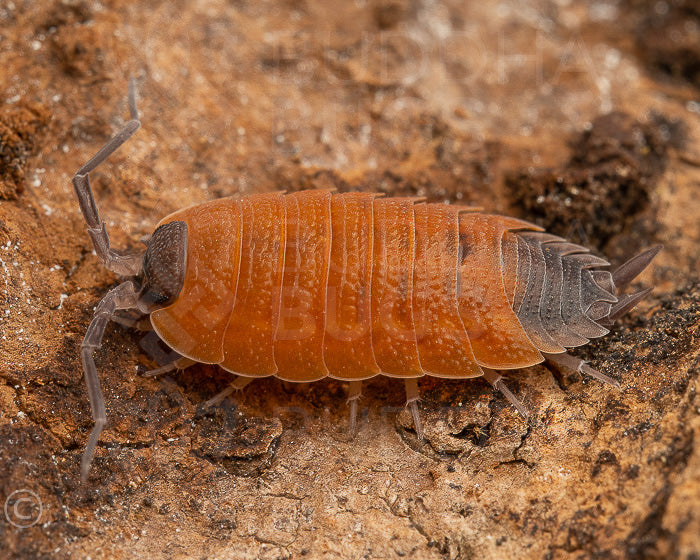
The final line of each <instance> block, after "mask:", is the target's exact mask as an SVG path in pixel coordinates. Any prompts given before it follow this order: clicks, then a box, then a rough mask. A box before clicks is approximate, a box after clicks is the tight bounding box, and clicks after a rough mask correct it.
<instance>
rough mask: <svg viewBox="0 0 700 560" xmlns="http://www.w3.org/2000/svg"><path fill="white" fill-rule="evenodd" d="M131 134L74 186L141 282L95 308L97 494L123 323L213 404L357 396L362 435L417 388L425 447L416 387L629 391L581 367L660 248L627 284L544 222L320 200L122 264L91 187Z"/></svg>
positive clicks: (257, 203) (157, 246) (267, 206)
mask: <svg viewBox="0 0 700 560" xmlns="http://www.w3.org/2000/svg"><path fill="white" fill-rule="evenodd" d="M129 109H130V113H131V120H130V121H129V122H128V123H127V124H126V125H125V126H124V128H123V129H122V130H121V131H120V132H119V133H118V134H117V135H116V136H115V137H114V138H112V139H111V140H109V141H108V142H107V144H106V145H105V146H104V147H103V148H102V149H100V150H99V151H98V152H97V154H96V155H95V156H94V157H92V158H91V159H90V160H89V161H88V162H87V163H86V164H85V165H84V166H83V167H81V168H80V169H79V170H78V172H77V173H76V175H75V177H74V179H73V185H74V187H75V191H76V193H77V196H78V200H79V202H80V209H81V211H82V214H83V216H84V218H85V221H86V222H87V227H88V233H89V234H90V237H91V238H92V242H93V244H94V247H95V252H96V254H97V256H98V258H99V259H100V260H101V261H102V262H103V263H104V265H105V266H106V267H107V268H108V269H109V270H112V271H113V272H115V273H117V274H119V275H122V276H127V277H131V279H129V280H126V281H125V282H123V283H121V284H119V285H118V286H117V287H116V288H114V289H112V290H111V291H110V292H108V293H107V294H106V295H105V296H104V298H103V299H102V300H101V301H100V302H99V303H98V305H97V307H96V308H95V314H94V317H93V319H92V321H91V323H90V325H89V327H88V329H87V332H86V334H85V338H84V340H83V343H82V346H81V357H82V363H83V369H84V374H85V382H86V385H87V390H88V396H89V399H90V406H91V409H92V415H93V419H94V422H95V424H94V427H93V429H92V431H91V433H90V436H89V439H88V442H87V445H86V448H85V451H84V453H83V456H82V460H81V479H82V480H83V481H85V480H86V479H87V476H88V473H89V469H90V464H91V461H92V458H93V455H94V451H95V446H96V444H97V441H98V438H99V436H100V433H101V431H102V429H103V428H104V426H105V423H106V421H107V416H106V411H105V402H104V398H103V396H102V392H101V389H100V383H99V379H98V375H97V368H96V366H95V361H94V358H93V351H94V350H95V349H97V348H98V347H100V344H101V341H102V337H103V334H104V331H105V328H106V326H107V323H108V322H109V321H110V319H113V318H116V315H117V312H118V311H119V310H124V309H129V310H135V311H137V312H139V313H141V314H143V315H149V316H150V322H151V325H152V327H153V329H154V330H155V332H156V333H157V334H158V336H159V337H160V338H161V339H162V340H163V341H164V342H165V343H166V344H167V345H168V346H169V347H170V348H172V349H173V350H174V351H176V352H177V353H178V354H180V356H181V357H180V358H178V359H177V360H175V361H174V362H172V363H170V364H167V365H165V366H162V367H159V368H158V369H156V370H153V371H152V372H149V373H150V374H152V375H154V374H158V373H163V372H165V371H170V370H174V369H183V368H185V367H187V366H189V365H191V364H194V363H208V364H218V365H219V366H220V367H222V368H223V369H225V370H227V371H229V372H232V373H234V374H235V375H236V376H237V377H236V378H235V380H234V381H233V383H232V385H231V386H230V387H229V388H227V389H226V390H224V391H222V392H221V393H220V394H219V395H217V396H216V397H214V399H212V400H211V401H209V402H210V403H215V402H218V401H219V400H221V399H223V398H224V397H225V396H226V395H228V394H230V393H231V392H232V391H233V390H234V389H235V388H241V387H243V386H245V385H246V384H247V383H248V382H250V381H251V380H253V379H255V378H258V377H267V376H276V377H278V378H280V379H283V380H285V381H293V382H310V381H316V380H319V379H322V378H324V377H332V378H335V379H339V380H343V381H347V382H349V387H350V388H349V402H350V429H351V431H354V428H355V421H356V416H357V399H358V398H359V396H360V393H361V384H362V381H363V380H366V379H369V378H371V377H374V376H376V375H387V376H392V377H398V378H402V379H403V380H404V383H405V386H406V396H407V402H406V404H407V406H408V407H409V408H410V410H411V413H412V416H413V422H414V426H415V430H416V433H417V435H418V437H419V438H422V428H421V423H420V418H419V414H418V406H417V400H418V396H419V395H418V385H417V379H418V378H419V377H422V376H424V375H431V376H436V377H445V378H459V379H462V378H472V377H481V376H483V377H484V378H485V379H486V380H487V381H488V382H489V383H490V384H491V385H492V386H493V387H494V388H496V389H498V390H499V391H501V392H502V393H503V394H504V396H505V397H506V398H507V399H508V400H509V401H510V402H511V403H512V404H513V405H514V406H515V407H516V408H517V409H518V411H519V412H520V413H521V414H522V415H523V416H524V417H527V411H526V410H525V408H524V407H523V405H522V404H521V403H520V402H519V401H518V400H517V399H516V397H515V396H514V395H513V393H512V392H511V391H510V390H508V388H507V387H506V385H505V384H504V383H503V379H502V377H501V376H500V375H499V374H498V373H496V371H494V370H507V369H519V368H524V367H528V366H532V365H535V364H538V363H540V362H542V361H543V360H545V359H546V360H549V361H551V362H552V363H554V364H555V365H557V366H558V367H561V368H567V369H573V370H577V371H579V372H583V373H586V374H588V375H591V376H593V377H595V378H597V379H599V380H601V381H603V382H607V383H611V384H613V385H616V386H619V385H618V383H617V382H616V381H615V380H613V379H611V378H609V377H607V376H605V375H604V374H602V373H600V372H598V371H596V370H594V369H593V368H591V367H590V366H589V365H587V364H586V363H585V362H583V361H582V360H579V359H578V358H575V357H573V356H570V355H568V354H567V353H566V350H567V349H568V348H572V347H576V346H581V345H583V344H586V343H587V342H589V340H590V339H592V338H596V337H600V336H603V335H605V334H606V333H607V332H608V329H607V327H609V326H610V325H611V324H612V322H613V321H614V320H615V319H616V318H618V317H620V316H621V315H622V314H624V313H625V312H627V311H628V310H629V309H631V308H632V307H634V305H636V303H637V302H639V301H640V300H641V299H642V298H643V297H644V296H645V295H647V294H648V293H649V292H650V291H651V288H648V289H645V290H642V291H640V292H637V293H633V294H627V295H620V294H619V289H620V288H621V287H623V286H625V285H626V284H628V283H629V282H630V281H631V280H632V279H634V278H635V277H636V276H637V275H638V274H639V273H640V272H641V271H642V270H644V269H645V268H646V267H647V265H648V264H649V263H650V262H651V261H652V259H653V258H654V256H655V255H656V254H657V253H658V251H659V250H660V249H661V247H660V246H656V247H653V248H651V249H648V250H647V251H644V252H642V253H640V254H638V255H637V256H635V257H633V258H631V259H630V260H628V261H627V262H626V263H625V264H623V265H622V266H620V267H619V268H617V269H616V270H615V271H614V272H609V271H607V270H605V269H604V268H605V267H607V266H609V263H608V262H607V261H606V260H604V259H602V258H600V257H597V256H594V255H592V254H591V253H590V252H589V250H588V249H586V248H584V247H582V246H580V245H576V244H573V243H570V242H568V241H566V240H565V239H563V238H561V237H557V236H555V235H551V234H548V233H546V232H544V231H543V230H542V228H540V227H538V226H536V225H534V224H531V223H529V222H526V221H523V220H519V219H515V218H510V217H505V216H499V215H493V214H485V213H482V212H481V211H479V210H478V209H474V208H469V207H460V206H455V205H448V204H428V203H425V202H424V201H423V200H421V199H417V198H384V197H382V196H380V195H377V194H373V193H365V192H350V193H342V194H341V193H336V192H335V191H331V190H312V191H302V192H295V193H291V194H285V193H283V192H275V193H264V194H253V195H249V196H244V197H231V198H222V199H218V200H213V201H210V202H205V203H203V204H199V205H195V206H192V207H189V208H186V209H184V210H181V211H178V212H175V213H173V214H171V215H169V216H167V217H166V218H164V219H163V220H161V222H160V223H159V224H158V226H157V227H156V229H155V231H154V232H153V234H152V236H151V237H150V239H149V240H148V241H147V242H146V245H147V247H146V251H145V253H144V254H143V255H126V256H125V255H121V254H118V253H116V252H115V251H113V250H112V249H111V248H110V245H109V238H108V235H107V232H106V229H105V224H104V223H103V222H102V221H101V220H100V217H99V214H98V211H97V206H96V204H95V200H94V197H93V194H92V189H91V187H90V180H89V173H90V172H91V171H93V170H94V169H95V168H96V167H97V166H98V165H99V164H100V163H102V162H103V161H104V160H105V159H106V158H107V157H109V155H110V154H112V153H113V152H114V151H115V150H117V149H118V148H119V147H120V146H121V145H122V144H123V143H124V142H126V140H127V139H129V138H130V137H131V136H132V135H133V134H134V133H135V132H136V130H137V129H138V128H139V126H140V123H139V120H138V113H137V110H136V103H135V91H134V86H133V82H132V83H131V84H130V87H129Z"/></svg>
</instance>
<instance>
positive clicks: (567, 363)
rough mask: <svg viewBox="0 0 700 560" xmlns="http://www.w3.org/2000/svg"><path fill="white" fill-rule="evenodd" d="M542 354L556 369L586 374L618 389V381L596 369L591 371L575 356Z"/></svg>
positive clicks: (589, 367)
mask: <svg viewBox="0 0 700 560" xmlns="http://www.w3.org/2000/svg"><path fill="white" fill-rule="evenodd" d="M542 354H543V355H544V357H545V358H546V359H547V361H549V362H551V363H552V364H554V365H555V366H556V367H558V368H563V369H568V370H570V371H577V372H579V373H586V374H588V375H590V376H591V377H594V378H596V379H597V380H598V381H602V382H603V383H607V384H608V385H612V386H613V387H617V388H618V389H619V388H620V382H619V381H617V380H615V379H613V378H612V377H608V376H607V375H605V374H604V373H600V372H599V371H598V370H597V369H593V368H592V367H591V366H589V365H588V364H587V363H586V362H584V361H583V360H581V359H579V358H577V357H576V356H572V355H570V354H567V353H566V352H564V353H562V354H545V353H544V352H543V353H542Z"/></svg>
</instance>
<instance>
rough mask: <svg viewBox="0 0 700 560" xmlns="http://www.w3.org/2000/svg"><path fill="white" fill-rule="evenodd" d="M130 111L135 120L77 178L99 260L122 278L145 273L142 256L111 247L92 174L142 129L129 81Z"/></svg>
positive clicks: (83, 210)
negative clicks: (119, 251) (95, 194)
mask: <svg viewBox="0 0 700 560" xmlns="http://www.w3.org/2000/svg"><path fill="white" fill-rule="evenodd" d="M129 112H130V113H131V120H130V121H129V122H128V123H126V125H124V128H122V129H121V130H120V131H119V132H118V133H117V134H116V136H114V137H113V138H112V139H110V140H109V141H108V142H107V143H106V144H105V145H104V146H103V147H102V148H101V149H100V150H99V151H98V152H97V153H96V154H95V155H94V156H93V157H92V158H90V160H89V161H88V162H87V163H86V164H85V165H83V166H82V167H81V168H80V169H78V171H77V173H76V174H75V176H74V177H73V187H74V188H75V193H76V195H77V196H78V202H79V203H80V210H81V212H82V213H83V217H84V218H85V222H86V223H87V230H88V233H89V234H90V238H91V239H92V244H93V246H94V247H95V252H96V253H97V257H98V258H99V259H100V260H101V261H102V262H103V264H104V265H105V267H106V268H108V269H109V270H111V271H113V272H116V273H117V274H121V275H122V276H135V275H136V274H138V273H139V272H140V271H141V255H120V254H118V253H116V252H114V250H112V249H111V248H110V246H109V236H108V235H107V230H106V229H105V224H104V222H103V221H102V220H100V215H99V213H98V212H97V205H96V204H95V198H94V196H93V194H92V187H91V186H90V172H91V171H94V170H95V168H97V166H99V165H100V164H101V163H102V162H103V161H104V160H106V159H107V158H108V157H109V156H110V155H111V154H113V153H114V152H115V151H116V150H117V149H119V147H120V146H121V145H122V144H123V143H124V142H126V141H127V140H128V139H129V138H131V136H132V135H133V134H134V133H135V132H136V131H137V130H138V129H139V127H140V126H141V123H140V122H139V118H138V112H137V111H136V92H135V86H134V81H133V80H131V81H130V82H129Z"/></svg>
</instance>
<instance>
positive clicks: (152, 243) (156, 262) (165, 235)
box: [139, 222, 187, 313]
mask: <svg viewBox="0 0 700 560" xmlns="http://www.w3.org/2000/svg"><path fill="white" fill-rule="evenodd" d="M186 261H187V224H186V223H185V222H169V223H167V224H163V225H162V226H160V227H159V228H158V229H156V230H155V231H154V232H153V235H152V236H151V239H150V240H149V241H148V248H147V249H146V253H145V254H144V256H143V285H142V288H141V291H140V293H139V309H141V311H143V312H145V313H151V312H152V311H155V310H156V309H161V308H163V307H167V306H168V305H170V304H171V303H173V302H174V301H175V300H176V299H177V296H178V295H179V294H180V291H181V290H182V286H183V284H184V282H185V268H186V265H187V262H186Z"/></svg>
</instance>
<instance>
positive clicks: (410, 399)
mask: <svg viewBox="0 0 700 560" xmlns="http://www.w3.org/2000/svg"><path fill="white" fill-rule="evenodd" d="M404 383H405V385H406V407H407V408H408V409H409V410H410V411H411V416H413V427H414V428H415V429H416V436H417V437H418V439H419V440H422V439H423V425H422V424H421V421H420V414H419V412H418V401H420V393H418V378H416V377H411V378H409V379H406V380H405V381H404Z"/></svg>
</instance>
